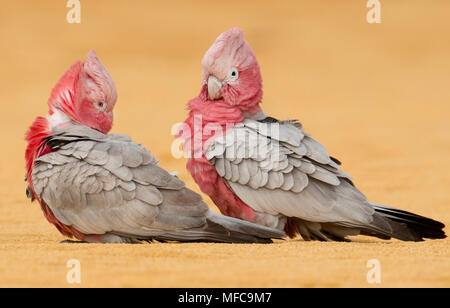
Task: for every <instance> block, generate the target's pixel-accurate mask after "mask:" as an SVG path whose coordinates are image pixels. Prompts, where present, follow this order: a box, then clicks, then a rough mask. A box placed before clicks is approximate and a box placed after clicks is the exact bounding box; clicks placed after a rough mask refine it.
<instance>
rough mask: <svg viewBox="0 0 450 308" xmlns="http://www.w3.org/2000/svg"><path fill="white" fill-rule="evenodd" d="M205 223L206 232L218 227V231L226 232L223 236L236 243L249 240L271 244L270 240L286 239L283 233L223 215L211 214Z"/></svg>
mask: <svg viewBox="0 0 450 308" xmlns="http://www.w3.org/2000/svg"><path fill="white" fill-rule="evenodd" d="M207 222H208V229H207V230H210V229H213V230H215V228H217V227H219V230H220V229H224V230H225V231H226V233H225V234H229V238H230V239H235V240H237V241H239V239H244V238H245V240H246V239H248V238H251V239H254V240H255V241H254V242H268V241H269V242H271V239H283V238H284V237H286V234H285V233H284V232H283V231H280V230H277V229H272V228H268V227H265V226H261V225H257V224H254V223H251V222H248V221H245V220H241V219H236V218H232V217H228V216H223V215H217V214H212V215H210V216H209V217H208V219H207ZM219 230H217V231H219ZM246 241H247V240H246Z"/></svg>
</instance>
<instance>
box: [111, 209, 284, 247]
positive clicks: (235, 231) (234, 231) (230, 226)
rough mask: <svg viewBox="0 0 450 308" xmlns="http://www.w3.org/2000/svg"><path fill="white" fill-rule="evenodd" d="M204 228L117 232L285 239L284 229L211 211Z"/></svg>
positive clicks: (164, 237)
mask: <svg viewBox="0 0 450 308" xmlns="http://www.w3.org/2000/svg"><path fill="white" fill-rule="evenodd" d="M206 223H207V224H206V225H205V226H204V227H203V228H195V229H185V230H173V231H161V232H158V233H159V234H157V235H156V234H155V235H153V236H136V235H127V234H117V233H116V234H117V235H120V236H124V237H130V238H136V239H139V240H144V241H150V240H156V241H161V242H165V241H177V242H197V243H198V242H215V243H263V244H267V243H272V239H283V238H284V237H286V234H285V233H284V232H283V231H279V230H276V229H272V228H268V227H264V226H260V225H257V224H253V223H250V222H247V221H245V220H240V219H236V218H231V217H227V216H223V215H217V214H213V213H211V214H210V215H208V217H207V218H206Z"/></svg>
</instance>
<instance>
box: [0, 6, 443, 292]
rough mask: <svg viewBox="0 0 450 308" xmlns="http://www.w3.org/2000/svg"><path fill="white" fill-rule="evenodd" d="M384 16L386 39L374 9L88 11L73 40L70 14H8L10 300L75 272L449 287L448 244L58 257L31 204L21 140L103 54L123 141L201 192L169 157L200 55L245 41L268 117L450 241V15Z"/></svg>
mask: <svg viewBox="0 0 450 308" xmlns="http://www.w3.org/2000/svg"><path fill="white" fill-rule="evenodd" d="M343 2H345V4H342V3H343ZM381 2H382V11H381V13H382V24H378V25H370V24H368V23H367V22H366V17H365V15H366V12H367V10H368V9H367V8H366V7H365V1H334V0H330V1H293V2H286V1H277V2H276V6H275V5H274V3H275V2H273V1H267V2H266V1H248V2H245V3H244V4H243V3H241V1H226V3H224V2H221V5H219V4H214V3H216V2H214V1H192V2H183V1H173V2H167V1H162V2H152V1H149V2H147V1H130V2H127V3H126V4H125V2H122V3H123V4H120V3H119V1H106V0H102V1H99V0H96V1H86V0H81V3H82V23H81V24H79V25H72V24H68V23H67V22H66V19H65V16H66V13H67V11H68V9H67V8H66V7H65V3H64V1H39V2H37V1H25V0H22V1H2V2H1V4H0V6H1V9H0V40H1V42H2V48H1V49H0V66H1V72H2V74H0V87H1V90H0V101H1V106H2V112H1V115H0V117H1V119H0V125H1V130H0V134H1V136H0V137H1V141H2V144H3V146H2V151H1V154H0V155H1V159H0V184H1V185H0V193H1V201H0V286H3V287H5V286H19V287H22V286H33V287H42V286H58V287H70V286H73V285H70V284H68V283H67V281H66V273H67V270H68V269H67V268H66V263H67V261H68V260H69V259H78V260H79V261H80V262H81V273H82V281H81V284H79V285H76V286H84V287H98V286H112V287H132V286H146V287H316V286H330V287H342V286H356V287H372V286H374V285H372V284H369V283H368V282H367V280H366V274H367V271H368V269H367V268H366V263H367V261H368V260H369V259H374V258H375V259H378V260H379V261H380V263H381V274H382V281H381V284H380V285H377V286H382V287H390V286H394V287H401V286H408V287H412V286H424V287H449V286H450V249H449V246H450V245H449V244H450V242H449V240H438V241H426V242H423V243H402V242H399V241H395V240H393V241H384V242H383V241H378V240H372V239H367V238H357V239H356V240H357V242H356V243H345V244H342V243H309V242H303V241H302V240H290V241H285V242H277V243H275V244H273V245H225V244H152V245H130V246H127V245H86V244H83V245H76V244H59V241H61V240H63V237H62V236H60V235H59V234H58V233H57V231H56V229H55V228H54V227H53V226H51V225H49V224H48V223H47V222H46V221H45V219H44V217H43V215H42V213H41V210H40V208H39V207H38V205H37V204H30V203H29V201H28V200H27V199H26V198H25V183H24V182H23V175H24V159H23V154H24V149H25V142H24V141H23V135H24V132H25V130H26V129H27V127H28V126H29V125H30V124H31V122H32V121H33V120H34V118H35V117H36V116H38V115H44V114H46V112H47V106H46V101H47V98H48V95H49V93H50V90H51V88H52V87H53V85H54V84H55V83H56V81H57V80H58V78H59V77H60V76H61V74H62V73H63V72H64V71H65V69H66V68H67V67H68V66H69V65H70V64H72V62H74V61H75V60H77V59H83V58H84V56H85V55H86V54H87V52H88V51H89V50H90V49H91V48H95V49H96V51H97V53H98V54H99V56H100V57H101V59H102V60H103V62H104V63H105V65H106V66H107V67H108V69H109V71H110V73H111V75H112V76H113V78H114V80H115V82H116V85H117V89H118V92H119V101H118V104H117V107H116V113H115V116H116V123H115V126H114V128H113V132H120V133H125V134H129V135H131V136H133V139H134V140H135V141H137V142H140V143H143V144H144V145H145V146H147V147H149V148H150V149H151V150H152V151H153V153H154V154H155V155H156V156H157V157H159V158H160V160H161V163H160V164H161V165H162V166H163V167H165V168H167V169H170V170H178V171H179V172H180V177H181V178H182V179H183V180H185V181H186V183H187V185H188V186H189V187H191V188H193V189H195V190H196V191H198V189H197V187H196V185H195V183H194V182H193V180H192V179H191V178H190V176H189V175H188V174H187V172H186V170H185V168H184V165H185V160H184V159H178V160H177V159H175V158H173V157H172V155H171V153H170V147H171V144H172V141H173V137H172V136H171V134H170V129H171V127H172V125H173V124H175V123H176V122H180V121H182V120H184V118H185V116H186V111H185V107H184V106H185V103H186V101H187V100H188V99H189V98H192V97H194V96H195V95H196V94H197V93H198V92H199V89H200V86H201V77H200V76H201V68H200V60H201V58H202V56H203V53H204V52H205V51H206V49H207V48H208V47H209V45H210V44H211V43H212V42H213V40H214V39H215V38H216V36H217V35H218V34H219V33H221V32H222V31H224V30H227V29H228V28H230V27H232V26H236V25H237V26H239V27H241V28H242V29H243V30H244V31H245V32H246V36H247V39H248V41H249V42H250V44H251V45H252V46H253V48H254V50H255V52H256V54H257V55H258V59H259V62H260V65H261V68H262V73H263V79H264V91H265V96H264V109H265V111H266V113H268V114H270V115H272V116H274V117H277V118H298V119H300V120H301V121H302V122H303V124H304V126H305V128H306V129H307V131H308V132H310V133H312V134H313V136H314V137H316V138H317V139H318V140H319V141H321V142H322V143H323V144H325V145H326V146H327V148H328V150H329V152H330V153H331V154H333V155H334V156H336V157H337V158H339V159H341V160H342V161H343V162H344V170H345V171H347V172H348V173H350V174H352V175H353V176H354V177H355V182H356V184H357V186H358V187H359V188H360V189H361V190H362V191H363V192H364V193H365V194H366V195H367V196H368V197H369V199H370V200H372V201H374V202H379V203H383V204H389V205H394V206H396V207H400V208H402V209H406V210H410V211H414V212H417V213H421V214H423V215H427V216H431V217H434V218H437V219H439V220H441V221H443V222H444V223H446V224H447V225H449V224H450V213H449V202H450V196H449V193H448V187H449V186H450V173H449V171H450V133H449V131H450V122H449V115H450V104H449V102H450V91H449V90H448V89H449V77H450V58H449V53H450V40H448V33H449V32H450V20H449V19H448V12H449V10H450V3H449V2H448V1H444V0H441V1H438V0H436V1H432V2H431V1H406V0H405V1H381ZM311 3H314V4H311ZM213 5H215V6H213ZM205 200H206V201H207V202H208V203H209V204H210V205H211V206H212V204H211V202H210V200H209V199H208V198H207V197H206V198H205ZM447 232H449V229H448V228H447Z"/></svg>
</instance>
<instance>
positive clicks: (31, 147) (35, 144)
mask: <svg viewBox="0 0 450 308" xmlns="http://www.w3.org/2000/svg"><path fill="white" fill-rule="evenodd" d="M50 135H51V130H50V125H49V122H48V120H47V118H44V117H38V118H36V120H35V121H34V122H33V124H31V126H30V128H29V129H28V131H27V133H26V136H25V139H26V141H27V143H28V145H27V149H26V151H25V160H26V169H27V179H28V181H29V182H30V184H31V171H32V169H33V165H34V161H35V159H36V158H38V157H39V156H42V155H45V154H47V153H49V152H50V149H49V148H47V147H46V146H45V144H44V139H45V138H46V137H48V136H50Z"/></svg>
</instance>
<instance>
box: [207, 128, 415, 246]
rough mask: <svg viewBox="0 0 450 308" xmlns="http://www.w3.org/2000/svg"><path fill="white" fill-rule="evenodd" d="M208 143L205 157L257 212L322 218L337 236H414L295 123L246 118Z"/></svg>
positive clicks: (307, 219) (312, 219)
mask: <svg viewBox="0 0 450 308" xmlns="http://www.w3.org/2000/svg"><path fill="white" fill-rule="evenodd" d="M210 142H211V143H210V144H208V147H207V150H206V151H205V156H206V157H207V159H208V160H210V162H211V163H212V164H214V165H215V167H216V170H217V172H218V173H219V175H220V176H221V177H223V178H224V179H225V180H226V182H227V183H228V185H229V186H230V187H231V189H232V190H233V192H234V193H235V194H236V195H237V196H238V197H239V198H240V199H241V200H242V201H244V202H245V203H246V204H247V205H249V206H250V207H252V208H253V209H254V210H255V211H258V212H262V213H268V214H271V215H279V214H281V215H285V216H287V217H295V218H298V219H299V221H303V222H314V223H321V224H322V226H328V229H329V230H328V231H329V233H332V232H334V234H337V236H338V237H340V238H341V237H343V236H345V235H348V234H355V230H356V231H357V232H356V234H358V233H360V232H359V231H358V230H361V231H362V232H363V233H365V234H371V235H380V236H382V237H386V236H387V237H390V236H395V237H398V238H401V239H406V240H414V239H417V238H416V236H415V235H413V234H412V233H411V232H409V231H408V230H407V228H403V227H402V226H398V225H399V224H396V223H391V222H389V221H386V219H384V218H382V217H381V216H380V215H378V214H377V213H375V210H374V208H373V206H372V205H371V204H370V203H369V202H368V200H367V199H366V197H365V196H364V195H363V194H362V193H361V192H359V191H358V190H357V189H356V188H355V187H354V186H353V184H352V182H351V177H350V176H349V175H348V174H346V173H345V172H343V171H341V170H339V165H338V163H337V161H336V160H334V159H332V158H331V157H330V156H329V155H328V153H327V151H326V149H325V147H323V146H322V145H321V144H320V143H318V142H317V141H315V140H314V139H313V138H311V137H310V136H309V135H308V134H306V133H304V132H303V131H302V129H301V125H300V124H299V123H297V122H293V121H285V122H279V121H256V120H251V119H246V120H244V121H243V122H242V123H240V124H237V125H236V126H235V127H234V128H233V129H232V130H231V131H229V132H228V133H227V134H226V135H224V136H221V137H217V138H215V139H214V140H210ZM341 227H342V228H343V229H344V231H345V229H348V230H347V231H348V232H347V234H346V233H345V232H344V231H343V229H342V228H341ZM310 229H314V227H312V228H310ZM319 229H320V228H319ZM394 229H395V230H394ZM399 229H402V230H400V231H399ZM330 230H332V231H330ZM300 233H302V232H300ZM316 233H317V232H316ZM302 235H303V234H302ZM317 236H319V237H320V236H321V235H320V234H317ZM304 237H305V236H304ZM324 238H326V237H325V236H324Z"/></svg>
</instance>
